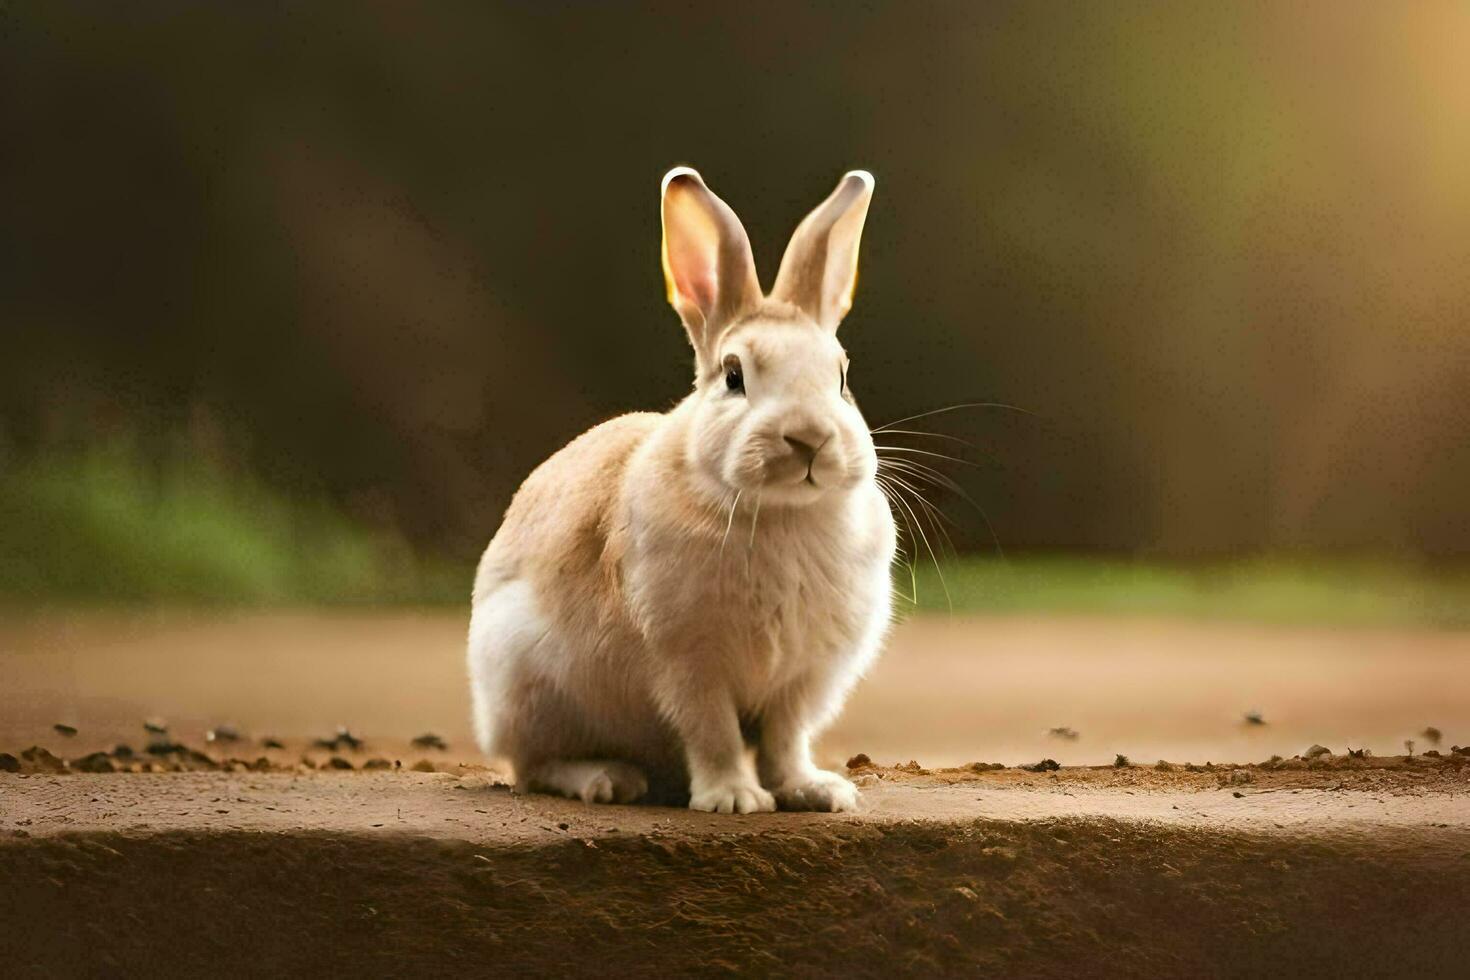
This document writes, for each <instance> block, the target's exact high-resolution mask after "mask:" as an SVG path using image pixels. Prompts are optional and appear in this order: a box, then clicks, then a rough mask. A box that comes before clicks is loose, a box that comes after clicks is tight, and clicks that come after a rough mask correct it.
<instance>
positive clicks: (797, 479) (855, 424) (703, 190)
mask: <svg viewBox="0 0 1470 980" xmlns="http://www.w3.org/2000/svg"><path fill="white" fill-rule="evenodd" d="M872 196H873V178H872V176H871V175H870V174H868V173H866V172H864V171H860V170H855V171H853V172H851V173H849V174H847V175H846V176H845V177H843V178H842V180H841V181H840V182H839V183H838V185H837V189H836V190H835V191H833V192H832V194H831V196H830V197H828V198H827V200H826V201H824V202H823V203H822V204H821V205H820V206H818V207H817V209H816V210H815V211H813V212H812V213H811V214H809V215H808V216H807V217H806V219H805V220H804V221H802V223H801V225H800V226H799V227H798V228H797V229H796V233H795V235H793V236H792V239H791V244H790V245H789V246H787V249H786V254H785V256H784V257H783V258H782V260H781V269H780V272H779V273H778V274H777V276H776V285H775V288H774V289H772V290H771V294H770V296H769V297H767V296H765V295H763V294H762V292H761V288H760V283H759V280H758V279H757V278H756V272H755V262H754V260H753V259H752V257H751V251H750V240H749V239H748V238H747V237H746V234H745V229H744V228H743V227H742V226H741V224H740V219H739V218H737V217H736V216H735V212H733V211H732V210H730V208H729V206H728V205H726V204H725V202H724V201H721V200H720V199H719V198H718V197H716V196H715V195H714V194H713V193H712V192H711V191H710V189H709V188H708V187H706V186H705V184H704V181H703V180H702V179H701V178H700V176H699V174H697V173H696V172H694V171H693V170H690V169H689V168H687V167H679V168H676V169H674V170H671V171H669V173H668V174H667V175H666V176H665V177H664V181H663V230H664V238H663V265H664V277H665V280H666V281H667V285H668V293H669V302H670V303H671V304H672V305H673V307H674V309H675V310H676V311H677V312H678V314H679V317H680V319H681V320H683V321H684V326H685V329H686V330H687V331H688V333H689V339H690V342H691V343H692V344H693V346H694V356H695V391H694V394H693V396H691V399H690V402H691V405H690V406H689V407H690V409H691V411H692V412H693V424H692V425H690V427H689V430H688V442H687V445H686V446H685V454H686V458H687V460H688V462H689V464H690V465H691V468H692V469H694V470H695V471H696V472H697V473H699V474H701V475H702V476H703V477H704V478H706V480H707V481H708V483H709V485H710V487H711V489H712V490H714V492H715V493H718V494H722V495H725V496H728V495H729V494H731V493H734V492H735V491H739V492H741V493H742V494H758V495H759V497H760V499H761V501H762V503H763V505H764V504H774V505H802V504H808V503H812V502H814V501H816V500H819V499H821V498H823V497H825V496H828V495H830V494H832V493H834V492H839V491H844V490H850V489H852V488H854V487H856V486H858V485H860V484H862V483H864V482H869V481H871V480H872V479H873V477H874V474H875V473H876V472H877V466H878V460H877V454H876V453H875V451H874V449H873V440H872V437H871V436H870V435H869V433H868V426H867V423H866V422H865V421H864V420H863V416H862V413H861V412H859V411H858V408H857V403H856V402H855V401H854V400H853V395H852V392H851V390H850V389H849V388H848V384H847V366H848V362H847V354H846V352H845V351H844V350H843V349H842V345H841V344H840V343H838V340H837V327H838V324H839V323H841V321H842V317H843V316H844V315H845V314H846V313H847V310H848V307H849V306H850V305H851V303H852V292H853V287H854V286H855V285H856V282H857V257H858V241H859V239H860V238H861V236H862V230H863V221H864V219H865V218H866V217H867V213H868V202H869V201H870V200H871V199H872Z"/></svg>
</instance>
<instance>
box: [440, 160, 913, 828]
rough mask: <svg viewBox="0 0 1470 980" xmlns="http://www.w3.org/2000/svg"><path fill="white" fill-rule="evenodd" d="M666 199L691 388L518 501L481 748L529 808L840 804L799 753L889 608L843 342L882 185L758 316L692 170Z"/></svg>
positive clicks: (472, 659)
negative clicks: (545, 801)
mask: <svg viewBox="0 0 1470 980" xmlns="http://www.w3.org/2000/svg"><path fill="white" fill-rule="evenodd" d="M662 191H663V230H664V239H663V264H664V274H665V277H666V279H667V284H668V293H669V301H670V302H671V303H672V304H673V306H674V309H675V310H676V311H677V312H678V314H679V317H680V319H681V320H683V323H684V326H685V328H686V329H687V331H688V334H689V340H690V342H691V343H692V344H693V346H694V361H695V382H694V390H693V391H692V392H691V393H690V394H689V396H688V397H686V398H685V399H684V400H683V401H682V402H680V403H679V404H678V405H677V406H676V407H675V408H674V409H673V410H672V411H670V412H668V413H667V414H663V415H656V414H651V413H634V414H630V415H624V416H621V417H619V418H615V419H613V420H611V421H609V422H604V423H603V424H601V425H598V426H597V427H595V428H593V429H592V430H591V431H589V432H586V433H584V434H583V435H581V436H580V437H578V438H577V439H575V440H573V441H572V442H571V443H570V444H569V445H568V446H566V447H565V448H563V449H562V450H560V451H559V452H557V453H556V454H555V455H554V456H552V457H551V458H550V459H548V460H547V461H546V462H544V463H542V464H541V465H540V466H539V467H537V468H536V470H535V471H534V472H533V473H532V474H531V475H530V476H529V477H528V478H527V479H526V482H525V483H524V484H523V485H522V486H521V488H520V490H519V491H518V492H517V493H516V495H515V498H514V499H513V500H512V501H511V504H510V507H509V508H508V509H507V511H506V514H505V519H504V521H503V522H502V524H501V526H500V530H499V531H498V532H497V533H496V535H495V538H494V539H493V540H492V541H491V542H490V547H489V548H488V549H487V550H486V551H485V555H484V558H483V559H481V561H480V566H479V571H478V573H477V575H476V578H475V588H474V599H473V614H472V616H471V620H470V634H469V673H470V687H471V692H472V698H473V702H474V715H475V726H476V731H477V737H478V739H479V742H480V745H481V747H482V748H483V749H484V750H485V752H486V753H488V754H491V755H498V756H502V757H505V758H508V759H509V760H510V762H511V764H512V765H513V766H514V768H515V771H516V778H517V782H518V784H519V785H521V786H522V787H524V788H528V789H531V790H540V791H547V792H553V793H561V794H564V795H567V796H571V797H580V798H581V799H583V800H586V801H589V802H619V803H622V802H629V801H632V800H635V799H638V798H640V797H643V796H645V795H646V794H649V791H650V789H652V790H653V791H654V792H653V793H652V794H649V795H652V796H653V797H655V798H661V799H666V800H668V799H679V800H683V799H686V798H687V799H688V801H689V806H690V807H691V808H693V809H696V810H711V811H718V812H721V813H729V812H736V813H750V812H755V811H763V810H773V809H775V808H776V806H777V805H778V804H779V805H780V806H781V807H783V808H785V809H797V810H848V809H852V808H853V807H854V806H856V804H857V798H858V797H857V790H856V789H855V788H854V786H853V785H852V783H850V782H848V780H847V779H845V778H844V777H842V776H840V775H838V774H837V773H834V772H827V771H824V770H822V769H818V768H817V767H816V766H815V765H814V764H813V763H812V759H811V748H810V743H811V739H812V737H813V736H814V735H815V734H817V733H818V732H820V731H821V730H822V729H823V728H824V727H825V726H826V725H827V724H828V723H829V722H830V721H831V720H832V718H833V717H834V716H835V715H836V713H837V711H838V710H839V709H840V708H841V706H842V702H843V701H844V699H845V698H846V696H847V694H848V692H849V690H850V689H851V688H852V686H853V684H854V683H855V682H856V681H857V679H858V678H859V677H860V676H861V675H862V673H863V672H864V670H865V669H866V668H867V667H868V666H869V664H871V663H872V661H873V659H874V658H875V657H876V656H877V654H878V652H879V648H880V646H881V644H882V642H883V639H884V636H885V634H886V632H887V630H888V626H889V622H890V616H891V612H892V605H891V588H892V585H891V581H890V576H889V565H890V562H891V561H892V559H893V554H894V543H895V534H894V525H893V517H892V515H891V513H890V512H889V509H888V504H887V502H886V500H885V499H884V497H883V495H882V493H881V492H880V490H879V488H878V485H877V483H876V481H875V474H876V471H877V456H876V453H875V451H874V448H873V441H872V438H871V436H870V435H869V433H868V427H867V423H866V422H864V420H863V417H862V415H861V413H860V412H859V411H858V408H857V405H856V404H855V403H854V401H853V398H852V395H851V393H850V392H849V390H848V386H847V366H848V361H847V355H846V354H845V352H844V351H843V349H842V346H841V345H840V344H839V343H838V341H837V326H838V323H839V322H840V321H841V320H842V317H843V315H844V314H846V313H847V310H848V307H849V306H850V304H851V299H852V292H853V287H854V285H855V283H856V279H857V256H858V240H859V238H860V236H861V234H862V228H863V221H864V219H865V218H866V216H867V211H868V202H869V200H870V199H871V198H872V192H873V178H872V177H871V176H870V175H869V174H867V173H865V172H863V171H853V172H852V173H849V174H847V175H846V176H845V177H843V178H842V180H841V181H840V182H839V183H838V185H837V189H836V190H835V191H834V192H833V193H832V195H831V196H830V197H828V198H827V200H826V201H825V202H823V203H822V204H821V205H820V206H819V207H818V208H817V209H816V210H815V211H813V212H812V213H811V214H810V215H809V216H807V218H806V220H804V221H803V222H802V223H801V225H800V227H798V228H797V230H796V234H795V235H794V236H793V237H792V240H791V244H790V245H789V246H788V247H787V250H786V254H785V257H784V258H783V259H782V261H781V269H780V272H779V273H778V274H777V276H776V285H775V288H774V289H773V290H772V291H771V294H770V296H769V297H767V296H763V295H762V293H761V288H760V284H759V282H758V281H757V278H756V271H755V263H754V260H753V259H752V257H751V251H750V241H749V239H748V238H747V237H746V234H745V229H744V228H743V227H741V224H740V220H739V219H738V218H737V217H736V216H735V214H734V212H733V211H731V210H730V208H729V207H728V206H727V205H726V204H725V203H724V202H723V201H721V200H720V199H719V198H718V197H716V196H715V195H714V194H713V193H711V191H710V190H709V188H707V187H706V186H705V184H704V181H703V180H702V179H701V178H700V176H699V174H697V173H696V172H694V171H693V170H690V169H688V168H685V167H680V168H676V169H674V170H671V171H670V172H669V173H668V174H667V175H666V176H665V177H664V180H663V188H662ZM751 749H753V750H754V751H753V752H752V751H751Z"/></svg>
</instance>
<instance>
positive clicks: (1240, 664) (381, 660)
mask: <svg viewBox="0 0 1470 980" xmlns="http://www.w3.org/2000/svg"><path fill="white" fill-rule="evenodd" d="M467 624H468V611H467V610H465V611H463V612H444V611H432V612H404V611H398V612H372V611H368V612H361V611H358V612H340V613H322V612H301V613H289V612H287V613H282V612H264V613H262V612H215V613H206V612H177V611H173V612H170V611H167V610H163V611H158V612H152V613H138V612H105V611H103V612H97V611H92V612H54V611H53V612H40V613H31V614H17V613H10V612H6V611H4V610H0V746H22V747H24V746H26V745H29V744H31V743H32V742H35V741H38V740H39V738H38V736H37V735H36V733H38V732H49V731H50V728H51V725H52V724H53V723H56V722H63V723H68V724H71V725H74V726H76V727H77V728H78V729H79V730H80V732H79V734H78V735H77V736H76V738H75V739H74V740H73V742H70V743H68V745H69V746H70V747H72V748H73V749H76V748H79V747H82V746H85V747H86V748H87V751H93V750H97V749H103V748H111V746H112V745H113V744H115V743H116V742H119V741H122V742H132V743H134V744H136V743H137V740H138V739H139V738H140V737H142V732H141V730H140V728H139V722H140V720H141V719H144V718H149V717H154V716H161V717H163V718H165V719H167V720H168V721H169V722H170V724H171V731H173V732H174V733H175V734H177V735H179V736H180V737H184V738H188V739H202V738H203V736H204V734H205V732H206V731H207V730H208V729H209V728H210V727H211V726H214V725H217V724H221V723H230V724H233V725H235V726H236V727H238V728H239V729H240V730H241V732H242V733H243V734H246V735H253V736H257V737H260V736H269V735H275V736H279V737H282V738H289V737H292V736H298V737H300V736H320V735H324V734H330V733H331V732H332V731H334V730H335V728H336V726H337V725H347V726H348V727H350V728H351V729H352V730H353V731H354V732H359V733H361V734H363V735H364V736H365V737H366V738H368V739H369V744H370V745H371V746H373V747H375V748H379V749H382V750H383V751H384V752H385V753H386V752H395V753H396V752H400V751H402V746H404V745H406V743H407V741H408V739H410V738H412V737H414V736H416V735H419V734H422V733H425V732H433V733H436V734H438V735H440V736H442V737H443V738H444V739H445V740H446V742H447V743H448V746H449V749H448V754H449V756H450V757H452V758H454V759H455V760H456V761H465V762H483V761H484V760H482V759H480V757H479V756H478V753H477V752H476V751H475V748H474V746H473V745H472V744H471V743H470V732H469V698H468V694H467V691H466V685H465V677H464V666H463V662H464V643H465V633H466V628H467ZM1467 663H1470V632H1453V631H1406V630H1379V629H1319V628H1307V627H1300V628H1285V627H1269V628H1268V627H1261V626H1252V625H1248V624H1239V623H1201V622H1188V621H1168V620H1148V619H1140V620H1130V619H1096V618H1077V617H1071V618H1068V617H1053V618H1043V617H997V618H983V617H954V618H948V617H919V618H915V619H911V620H909V621H908V622H905V623H903V624H901V625H900V626H899V627H898V628H897V629H896V630H895V631H894V633H893V635H892V637H891V639H890V641H889V643H888V647H887V650H886V652H885V653H884V655H883V657H882V658H881V659H880V660H879V662H878V664H877V666H876V667H875V668H874V670H873V671H872V673H871V674H870V676H869V677H868V678H867V679H866V680H865V681H864V682H863V683H862V684H860V685H859V686H858V688H857V690H856V692H855V693H854V696H853V698H852V700H851V701H850V702H849V704H848V706H847V709H846V710H845V711H844V712H843V713H842V715H841V716H840V717H839V718H838V720H837V723H836V725H835V726H834V727H833V728H832V730H831V731H830V732H828V733H827V734H826V736H825V737H824V738H823V739H822V742H821V745H820V750H821V752H822V754H823V756H824V758H825V759H826V761H827V762H828V763H829V764H838V763H841V762H842V761H843V760H845V759H847V758H848V757H849V756H851V755H853V754H855V753H858V752H866V753H868V754H869V755H871V756H872V757H873V758H875V759H884V760H896V761H907V760H909V759H918V760H919V761H920V762H922V763H924V764H926V765H931V766H936V765H949V766H954V765H963V764H965V763H969V762H975V761H986V762H1003V763H1005V764H1007V765H1018V764H1022V763H1028V762H1034V761H1036V760H1038V759H1041V758H1044V757H1050V758H1054V759H1056V760H1057V761H1058V762H1060V763H1062V764H1063V765H1103V764H1108V763H1111V762H1112V761H1113V758H1114V756H1115V755H1116V754H1118V753H1122V754H1124V755H1126V756H1128V757H1129V758H1132V759H1135V760H1138V761H1146V762H1153V761H1155V760H1157V759H1169V760H1172V761H1192V762H1199V763H1203V762H1206V761H1216V762H1218V761H1221V760H1232V761H1261V760H1264V759H1268V758H1270V757H1271V756H1272V755H1282V756H1285V757H1288V758H1289V757H1291V756H1292V755H1295V754H1297V753H1299V752H1302V751H1305V750H1306V748H1307V747H1308V746H1310V745H1312V744H1314V743H1320V744H1322V745H1325V746H1327V747H1329V748H1331V749H1333V751H1335V752H1339V753H1342V752H1345V751H1346V750H1347V749H1348V748H1358V749H1361V748H1367V749H1370V750H1371V751H1373V752H1374V753H1376V754H1378V755H1397V754H1399V753H1401V752H1403V751H1404V747H1403V743H1404V740H1405V739H1414V740H1416V741H1417V742H1418V743H1419V744H1418V748H1419V749H1428V748H1433V747H1434V745H1433V744H1432V743H1430V742H1429V741H1426V739H1425V738H1424V737H1422V735H1421V734H1420V733H1421V732H1422V731H1423V730H1424V729H1425V728H1426V727H1428V726H1434V727H1437V728H1439V729H1441V730H1442V732H1443V736H1444V738H1445V739H1446V740H1447V742H1453V741H1456V740H1458V741H1460V742H1470V683H1467V682H1466V680H1465V677H1466V674H1465V671H1466V664H1467ZM1251 712H1255V713H1256V715H1257V717H1258V718H1259V719H1260V720H1261V721H1262V722H1263V724H1252V723H1250V722H1248V721H1247V720H1246V715H1247V714H1249V713H1251ZM1054 729H1061V730H1065V731H1066V732H1068V733H1070V735H1071V736H1072V737H1064V736H1058V735H1053V734H1051V733H1052V731H1053V730H1054Z"/></svg>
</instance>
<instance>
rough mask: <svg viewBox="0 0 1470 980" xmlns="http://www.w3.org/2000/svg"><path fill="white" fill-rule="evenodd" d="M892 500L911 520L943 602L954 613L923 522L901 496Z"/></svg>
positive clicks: (951, 601)
mask: <svg viewBox="0 0 1470 980" xmlns="http://www.w3.org/2000/svg"><path fill="white" fill-rule="evenodd" d="M893 499H894V500H896V501H897V502H898V505H899V506H900V507H902V508H903V509H904V510H905V511H907V512H908V514H909V516H910V517H912V518H913V529H914V530H916V531H918V532H919V540H920V541H922V542H923V544H924V547H925V549H927V550H928V552H929V560H930V561H932V562H933V563H934V571H935V572H936V573H937V574H938V575H939V587H940V588H941V589H943V590H944V601H945V603H946V604H947V605H948V606H949V610H950V612H954V601H953V600H952V599H951V598H950V595H949V586H948V585H947V584H946V583H945V581H944V571H943V570H942V569H941V568H940V567H939V555H938V554H937V553H936V552H935V550H934V546H933V545H932V544H930V543H929V535H927V534H925V533H924V525H923V522H922V521H920V520H919V518H918V515H916V514H915V513H914V511H913V508H912V507H910V506H909V505H908V502H907V501H905V500H904V499H903V494H901V493H899V494H895V495H894V498H893Z"/></svg>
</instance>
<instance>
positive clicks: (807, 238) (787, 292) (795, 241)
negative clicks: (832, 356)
mask: <svg viewBox="0 0 1470 980" xmlns="http://www.w3.org/2000/svg"><path fill="white" fill-rule="evenodd" d="M872 199H873V175H872V174H870V173H868V172H867V171H866V170H853V171H851V172H849V173H848V174H846V175H845V176H844V177H843V178H842V180H840V181H838V183H837V189H836V190H835V191H833V192H832V195H831V196H830V197H828V198H827V200H825V201H823V202H822V203H821V204H820V205H818V206H817V209H816V210H815V211H813V212H812V213H811V214H809V215H807V216H806V219H805V220H804V221H802V223H801V224H800V225H798V226H797V229H796V233H795V234H794V235H792V236H791V244H790V245H788V246H786V254H785V255H784V256H782V258H781V271H780V272H778V273H777V274H776V288H775V289H773V290H771V297H772V298H773V299H780V300H785V301H786V302H788V303H792V304H794V305H795V306H797V307H798V308H800V309H801V310H802V311H803V312H805V313H806V314H807V315H808V316H810V317H811V318H812V319H813V320H815V321H817V323H819V324H821V325H822V326H823V327H826V328H827V329H828V330H832V331H836V330H837V325H838V324H839V323H841V322H842V318H843V317H844V316H846V315H847V311H848V310H849V309H850V308H851V307H852V292H853V289H854V288H856V286H857V268H858V242H859V241H860V240H861V239H862V237H863V222H864V221H865V220H867V217H868V202H869V201H871V200H872Z"/></svg>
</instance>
